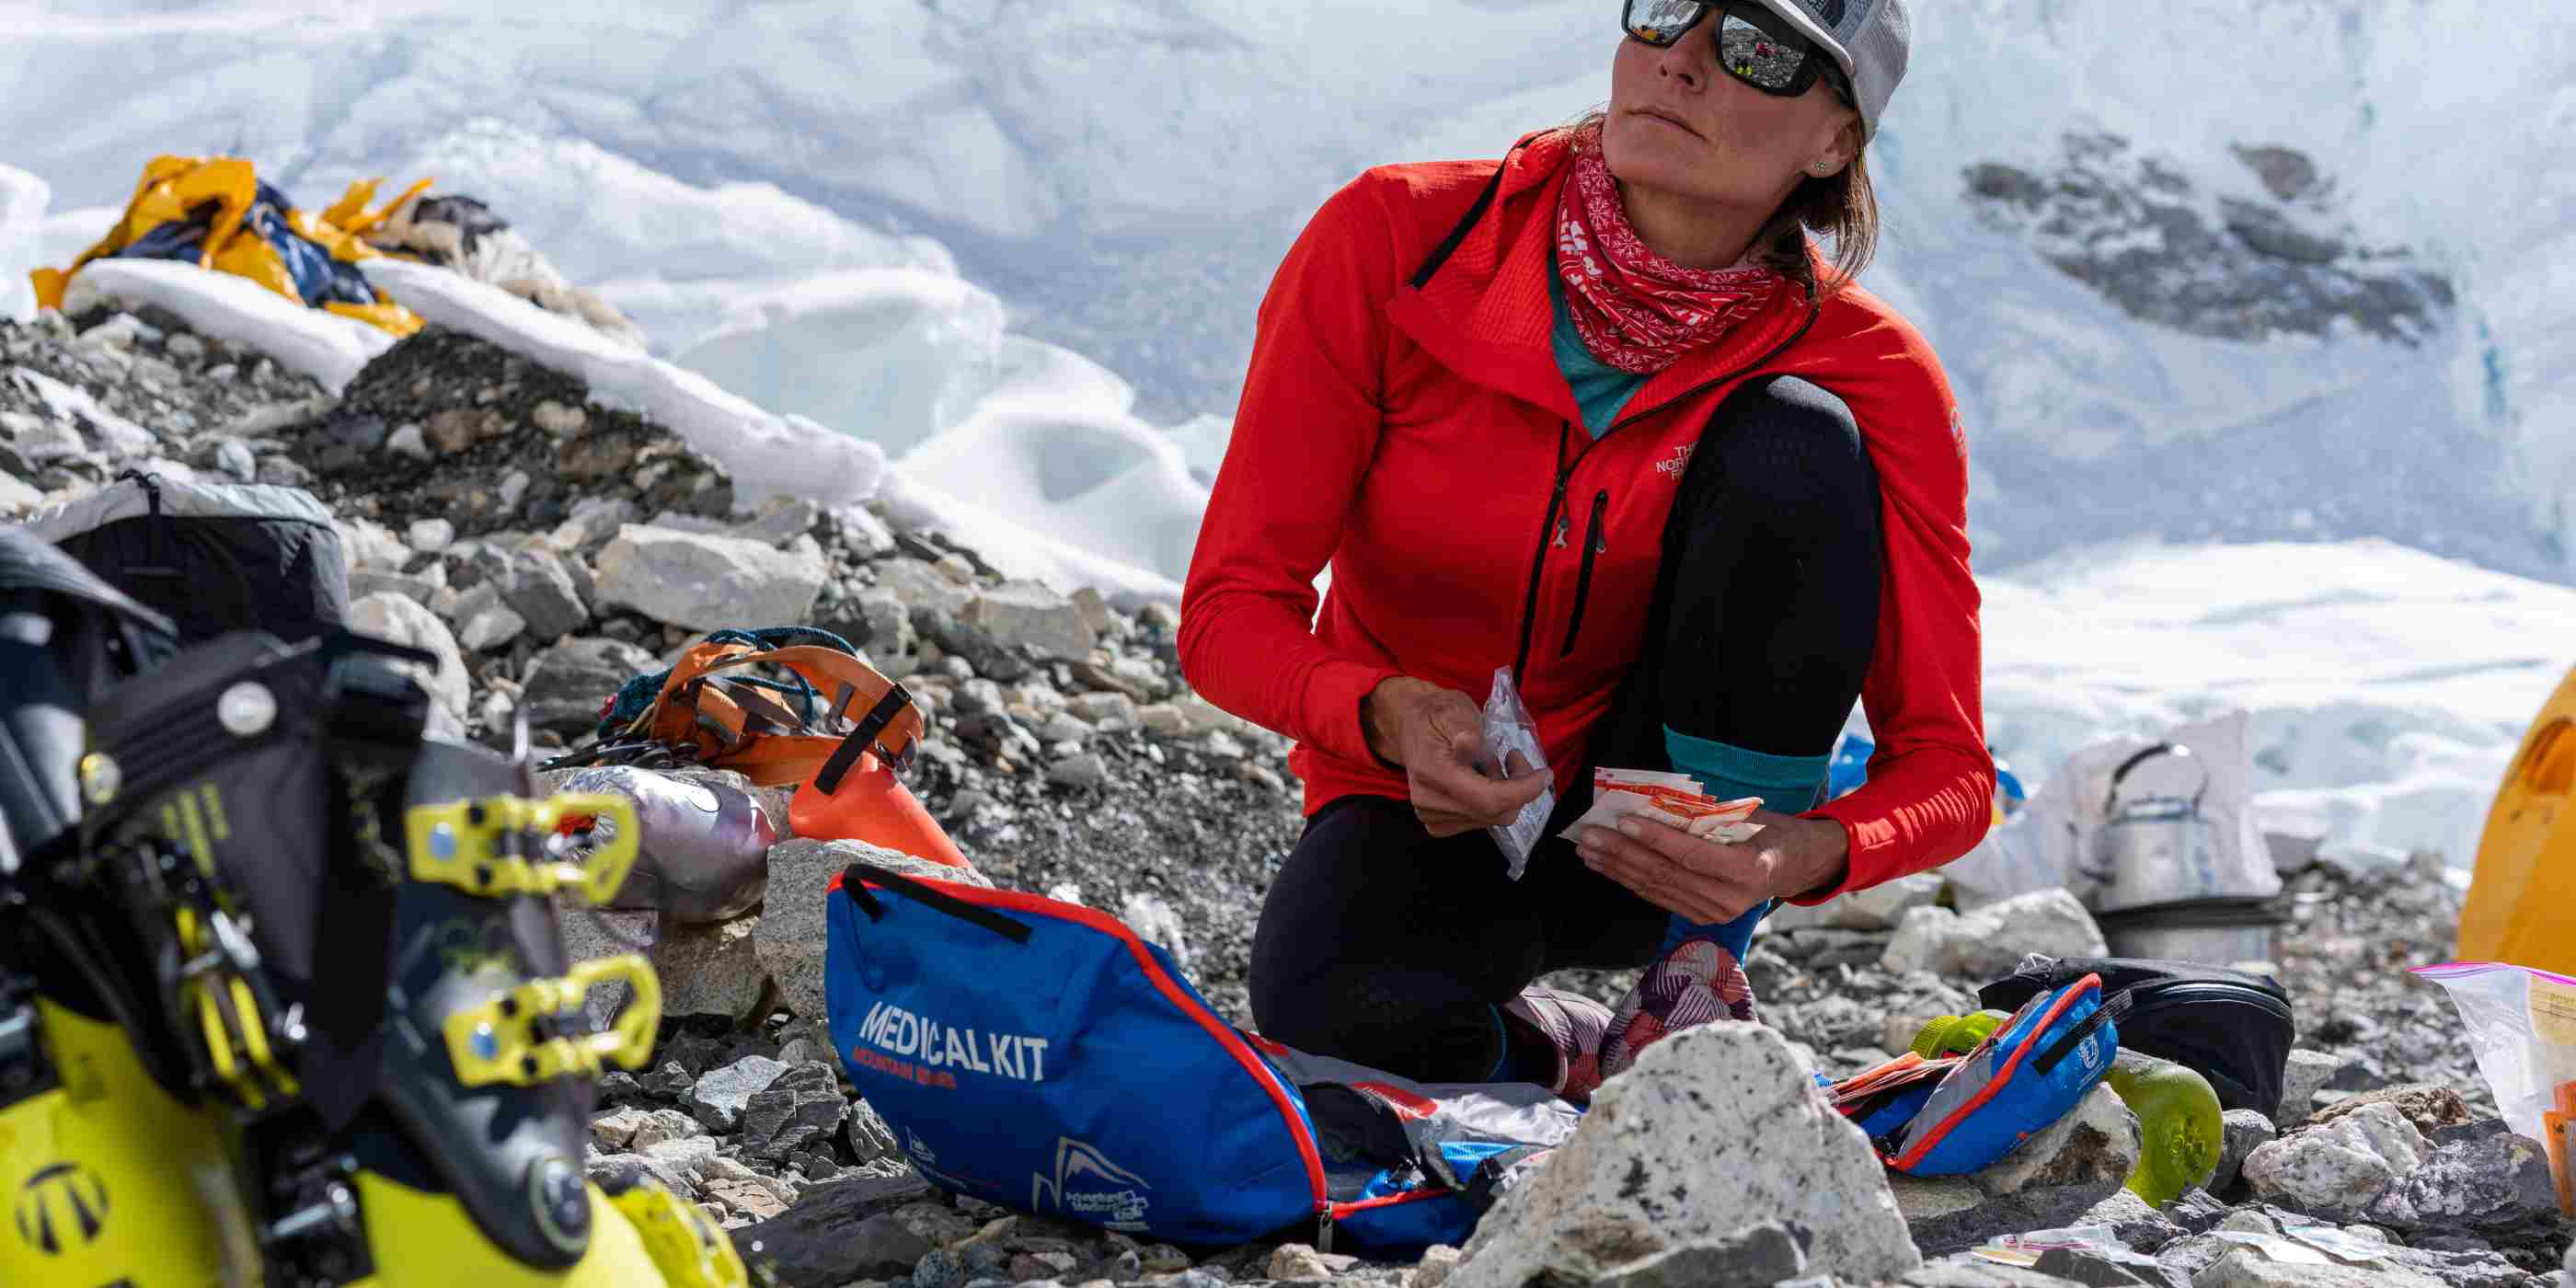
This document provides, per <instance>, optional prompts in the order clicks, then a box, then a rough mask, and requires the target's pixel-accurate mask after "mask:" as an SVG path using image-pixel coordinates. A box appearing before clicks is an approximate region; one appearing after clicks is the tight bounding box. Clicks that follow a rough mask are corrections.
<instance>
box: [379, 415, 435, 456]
mask: <svg viewBox="0 0 2576 1288" xmlns="http://www.w3.org/2000/svg"><path fill="white" fill-rule="evenodd" d="M385 450H386V451H388V452H391V453H393V454H394V455H396V456H399V457H402V458H404V459H405V460H411V461H425V460H428V459H429V456H430V452H429V438H428V436H427V435H425V434H423V433H421V432H420V426H418V425H414V424H408V423H406V424H401V425H396V426H394V432H392V433H390V434H387V435H385Z"/></svg>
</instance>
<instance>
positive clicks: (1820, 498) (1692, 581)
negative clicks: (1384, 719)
mask: <svg viewBox="0 0 2576 1288" xmlns="http://www.w3.org/2000/svg"><path fill="white" fill-rule="evenodd" d="M1878 507H1879V495H1878V476H1877V473H1876V472H1875V471H1874V470H1873V469H1872V468H1871V467H1870V463H1869V458H1868V456H1867V454H1866V453H1865V452H1864V451H1863V449H1862V446H1861V439H1860V430H1859V428H1858V427H1857V426H1856V425H1854V424H1853V422H1852V418H1851V413H1850V411H1849V409H1847V408H1846V407H1845V406H1844V405H1843V403H1842V401H1841V400H1840V399H1838V398H1835V397H1834V396H1833V395H1831V394H1829V393H1827V392H1825V391H1824V390H1822V389H1820V388H1818V387H1816V386H1815V385H1812V384H1809V383H1807V382H1805V381H1803V380H1797V379H1793V378H1789V377H1772V378H1769V379H1764V380H1756V381H1753V382H1750V383H1748V384H1746V385H1745V386H1744V387H1743V388H1742V389H1740V390H1738V391H1736V393H1734V394H1733V395H1732V396H1730V397H1729V398H1728V399H1727V400H1726V402H1725V403H1724V404H1723V405H1722V406H1721V407H1720V408H1719V409H1718V411H1717V414H1716V415H1715V416H1713V417H1712V418H1711V419H1710V422H1709V428H1708V430H1707V432H1706V433H1705V434H1704V435H1703V436H1702V438H1701V440H1700V446H1699V450H1697V451H1696V452H1694V453H1693V454H1692V457H1691V464H1690V468H1689V470H1688V472H1687V473H1685V474H1684V476H1683V479H1682V485H1681V492H1680V495H1679V496H1677V497H1676V498H1675V500H1674V503H1673V513H1672V519H1671V521H1670V523H1669V524H1668V525H1667V526H1666V528H1665V532H1664V553H1663V560H1662V563H1661V565H1660V567H1659V569H1658V572H1657V580H1656V588H1655V600H1654V605H1653V607H1652V608H1651V609H1650V610H1649V613H1648V618H1647V625H1646V635H1645V644H1644V650H1645V651H1644V654H1643V656H1641V657H1640V658H1639V659H1638V663H1637V665H1636V667H1635V668H1634V669H1633V670H1632V671H1631V673H1630V675H1629V678H1628V680H1627V683H1626V685H1625V687H1624V688H1623V690H1622V692H1621V694H1620V697H1619V700H1618V702H1617V704H1616V706H1615V708H1614V711H1613V714H1612V716H1611V717H1610V720H1609V722H1608V725H1607V726H1606V727H1605V728H1604V729H1603V731H1602V733H1601V734H1600V735H1599V736H1598V737H1597V738H1596V739H1595V741H1594V746H1593V755H1594V757H1595V759H1596V761H1597V762H1598V763H1600V764H1604V765H1616V766H1623V767H1636V768H1650V769H1651V768H1661V767H1663V765H1664V764H1665V752H1664V733H1663V731H1664V728H1665V727H1666V726H1670V727H1671V728H1672V729H1673V730H1675V731H1676V732H1679V733H1684V734H1690V735H1693V736H1695V737H1701V738H1707V739H1711V740H1715V741H1719V742H1725V743H1729V744H1732V745H1734V746H1737V747H1741V748H1744V749H1745V750H1748V751H1756V752H1762V753H1766V754H1771V755H1786V756H1815V755H1822V754H1824V753H1825V752H1827V751H1830V750H1831V749H1832V747H1833V741H1834V737H1835V735H1836V734H1837V733H1838V732H1840V730H1841V728H1842V725H1843V721H1844V720H1845V718H1846V717H1848V716H1849V714H1850V712H1851V708H1852V703H1853V702H1854V701H1855V700H1856V699H1857V698H1858V697H1859V695H1860V685H1861V679H1862V677H1863V676H1864V675H1865V674H1866V673H1867V671H1868V669H1869V662H1870V657H1871V654H1872V652H1873V649H1874V647H1875V645H1876V641H1877V633H1878V597H1879V562H1880V556H1879V532H1878ZM1730 609H1732V610H1733V611H1732V612H1730V611H1729V610H1730ZM1557 781H1558V782H1559V783H1560V784H1561V785H1563V786H1564V787H1565V789H1566V790H1565V793H1564V796H1563V798H1562V799H1561V800H1560V802H1559V805H1558V808H1557V817H1556V818H1555V819H1554V820H1551V821H1550V823H1549V824H1548V830H1547V836H1548V837H1549V838H1550V839H1548V840H1546V841H1543V842H1541V843H1540V848H1539V850H1538V851H1537V853H1535V854H1534V855H1532V856H1531V860H1530V865H1529V869H1528V872H1527V874H1526V875H1525V876H1524V877H1523V878H1522V879H1521V880H1520V881H1518V882H1514V881H1511V880H1509V879H1508V878H1507V877H1506V876H1505V875H1504V872H1503V865H1502V863H1501V862H1500V859H1499V856H1498V855H1497V854H1496V853H1495V851H1494V845H1493V842H1492V841H1491V840H1490V839H1488V838H1487V837H1486V836H1485V835H1484V834H1483V833H1481V832H1470V833H1468V834H1466V835H1464V836H1454V837H1449V838H1447V839H1445V840H1444V839H1435V838H1433V837H1432V836H1431V835H1430V834H1429V833H1428V832H1426V831H1424V830H1423V827H1422V823H1421V821H1420V820H1419V819H1417V818H1416V817H1415V816H1414V813H1413V807H1412V805H1411V804H1410V803H1408V802H1405V801H1400V800H1392V799H1388V798H1385V797H1377V796H1345V797H1342V798H1340V799H1338V800H1335V801H1332V802H1330V803H1328V804H1326V805H1325V806H1324V807H1323V808H1322V809H1320V810H1318V811H1316V813H1315V815H1314V817H1312V818H1310V819H1308V820H1307V823H1306V830H1305V833H1304V835H1303V836H1301V837H1300V838H1299V839H1298V842H1297V848H1296V849H1295V850H1294V851H1292V852H1291V853H1290V854H1289V856H1288V859H1287V862H1286V863H1285V864H1284V865H1282V867H1281V868H1280V871H1279V877H1278V880H1277V881H1275V882H1274V883H1273V884H1272V885H1271V888H1270V895H1269V898H1268V899H1267V901H1265V902H1264V903H1263V905H1262V909H1261V925H1260V928H1259V930H1257V931H1256V932H1255V933H1254V936H1253V942H1252V1013H1253V1018H1254V1021H1255V1022H1256V1023H1257V1024H1258V1026H1259V1028H1260V1030H1261V1032H1262V1033H1263V1034H1264V1035H1265V1036H1268V1037H1270V1038H1272V1039H1275V1040H1277V1041H1280V1042H1285V1043H1287V1044H1288V1045H1290V1046H1293V1047H1297V1048H1300V1049H1302V1050H1306V1051H1312V1052H1315V1053H1317V1054H1319V1055H1332V1056H1338V1057H1341V1058H1343V1059H1348V1060H1354V1061H1357V1062H1359V1063H1362V1064H1367V1065H1372V1066H1375V1067H1377V1068H1381V1069H1386V1070H1388V1071H1390V1072H1394V1073H1399V1074H1404V1075H1406V1076H1408V1077H1412V1078H1415V1079H1418V1080H1422V1081H1429V1082H1463V1081H1474V1080H1477V1079H1481V1078H1483V1077H1485V1076H1486V1075H1487V1074H1488V1073H1490V1072H1491V1071H1492V1070H1493V1069H1494V1067H1495V1066H1496V1064H1497V1063H1498V1062H1499V1061H1500V1059H1501V1057H1502V1053H1503V1042H1504V1040H1505V1039H1504V1034H1503V1030H1502V1028H1501V1027H1500V1024H1499V1023H1498V1021H1497V1019H1496V1017H1495V1012H1494V1009H1493V1008H1494V1007H1496V1006H1498V1005H1500V1004H1501V1003H1503V1002H1506V1001H1509V1000H1510V999H1511V998H1512V997H1513V996H1514V995H1516V994H1518V993H1519V992H1520V990H1521V989H1522V988H1524V987H1526V986H1527V985H1528V984H1529V983H1530V982H1531V981H1532V980H1535V979H1537V978H1538V977H1539V976H1541V975H1544V974H1546V973H1548V972H1549V971H1555V970H1563V969H1569V968H1575V967H1591V968H1596V969H1616V968H1621V967H1633V966H1642V965H1644V964H1645V963H1646V961H1647V960H1648V959H1649V958H1650V957H1651V956H1652V955H1653V953H1654V951H1655V949H1656V948H1657V946H1658V945H1659V944H1661V942H1662V940H1663V936H1664V930H1665V927H1666V925H1667V923H1668V922H1669V920H1670V918H1669V915H1668V914H1667V913H1665V912H1664V910H1663V909H1660V908H1657V907H1655V906H1654V905H1652V904H1649V903H1647V902H1646V901H1644V900H1643V899H1640V898H1638V897H1637V896H1635V895H1633V894H1631V893H1629V891H1628V890H1627V888H1626V887H1624V886H1621V885H1619V884H1617V883H1616V882H1613V881H1611V880H1610V879H1609V878H1607V877H1604V876H1601V875H1600V874H1598V873H1595V872H1593V871H1592V870H1591V869H1589V868H1586V867H1585V866H1584V865H1583V863H1582V862H1581V860H1579V859H1577V858H1576V857H1575V854H1574V847H1573V846H1571V845H1570V844H1567V843H1565V842H1563V841H1559V840H1556V839H1554V837H1555V834H1556V833H1557V831H1559V830H1560V829H1561V828H1562V827H1563V826H1564V825H1565V824H1566V823H1568V822H1571V821H1572V820H1573V819H1574V818H1576V817H1578V816H1579V815H1580V814H1581V812H1582V811H1583V810H1584V809H1585V808H1587V807H1588V805H1589V803H1590V797H1591V775H1590V774H1589V773H1580V774H1577V773H1568V772H1565V771H1564V770H1563V769H1560V771H1559V773H1558V775H1557Z"/></svg>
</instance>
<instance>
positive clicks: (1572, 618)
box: [1556, 488, 1610, 658]
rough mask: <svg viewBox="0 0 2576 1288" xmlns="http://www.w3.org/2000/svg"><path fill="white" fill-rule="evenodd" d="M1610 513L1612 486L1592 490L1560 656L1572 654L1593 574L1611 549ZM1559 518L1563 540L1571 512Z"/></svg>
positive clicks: (1589, 600) (1589, 598)
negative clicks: (1607, 522) (1606, 525)
mask: <svg viewBox="0 0 2576 1288" xmlns="http://www.w3.org/2000/svg"><path fill="white" fill-rule="evenodd" d="M1609 514H1610V489H1608V488H1603V489H1601V490H1600V491H1598V492H1595V493H1593V494H1592V517H1591V518H1590V519H1589V520H1588V521H1587V522H1586V523H1585V524H1584V526H1583V538H1582V539H1583V562H1582V565H1581V567H1580V568H1579V569H1578V570H1577V571H1576V573H1575V575H1574V607H1573V609H1572V610H1570V611H1569V612H1567V614H1566V617H1565V643H1564V645H1563V646H1562V647H1560V648H1558V649H1557V651H1556V655H1557V656H1558V657H1560V658H1563V657H1570V656H1572V655H1573V653H1574V641H1575V639H1576V637H1578V636H1580V635H1581V634H1582V633H1583V613H1584V610H1585V609H1586V608H1588V607H1590V606H1591V603H1592V575H1593V573H1594V572H1595V571H1596V570H1597V569H1598V568H1599V566H1600V562H1601V556H1602V555H1604V554H1606V553H1608V552H1609V549H1610V534H1609V533H1608V532H1607V531H1605V530H1604V529H1603V526H1602V525H1603V522H1604V520H1606V519H1607V518H1608V517H1609ZM1559 522H1560V524H1562V525H1563V526H1562V527H1560V528H1559V529H1558V533H1557V538H1556V539H1557V541H1558V543H1560V544H1561V543H1563V542H1565V541H1566V540H1567V539H1568V538H1569V537H1570V536H1571V535H1572V534H1571V531H1570V530H1571V528H1572V527H1573V523H1572V516H1570V515H1568V516H1564V517H1563V518H1560V520H1559Z"/></svg>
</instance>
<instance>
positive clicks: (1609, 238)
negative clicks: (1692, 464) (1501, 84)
mask: <svg viewBox="0 0 2576 1288" xmlns="http://www.w3.org/2000/svg"><path fill="white" fill-rule="evenodd" d="M1572 148H1573V153H1574V157H1573V162H1572V164H1573V167H1574V173H1573V175H1572V177H1571V178H1569V179H1568V180H1567V181H1566V185H1565V195H1564V197H1563V198H1562V199H1561V200H1559V202H1558V203H1557V210H1556V274H1557V277H1558V279H1559V280H1561V281H1563V282H1564V284H1565V303H1566V310H1567V312H1569V313H1571V314H1572V315H1573V316H1574V329H1575V331H1576V333H1578V334H1580V335H1581V336H1582V337H1583V347H1585V348H1587V349H1590V350H1591V351H1592V356H1594V357H1596V358H1599V359H1600V360H1601V361H1603V362H1606V363H1609V364H1610V365H1611V366H1614V367H1617V368H1618V369H1620V370H1621V371H1628V372H1634V373H1635V374H1637V375H1641V376H1650V375H1653V374H1655V373H1656V372H1659V371H1662V370H1663V369H1664V368H1666V367H1669V366H1671V365H1673V363H1674V362H1675V361H1676V360H1678V359H1679V358H1680V357H1681V356H1682V355H1683V354H1685V353H1688V352H1690V351H1691V350H1693V349H1696V348H1699V347H1701V346H1703V345H1707V344H1711V343H1714V342H1715V341H1716V340H1717V339H1718V338H1719V337H1720V336H1723V335H1725V334H1726V333H1727V331H1728V330H1730V329H1731V328H1733V327H1734V326H1735V324H1736V323H1738V322H1741V321H1743V320H1744V319H1746V318H1748V317H1751V316H1753V315H1754V314H1755V313H1758V312H1760V311H1761V310H1762V309H1763V307H1764V306H1765V305H1768V304H1769V303H1770V302H1771V297H1772V296H1773V295H1774V294H1775V293H1777V292H1778V291H1779V289H1780V287H1781V286H1782V285H1783V284H1785V283H1786V282H1787V280H1788V279H1786V278H1784V277H1782V276H1781V275H1780V274H1779V273H1777V272H1775V271H1773V270H1771V269H1768V268H1761V267H1738V268H1721V269H1703V268H1685V267H1683V266H1681V265H1679V264H1676V263H1674V262H1672V261H1671V260H1669V259H1666V258H1664V257H1663V256H1661V255H1658V254H1656V253H1655V252H1653V251H1651V250H1648V249H1647V248H1646V243H1645V242H1643V241H1640V240H1639V239H1638V237H1637V230H1636V229H1634V228H1632V227H1630V226H1629V225H1628V212H1627V211H1626V210H1625V209H1624V208H1623V207H1622V206H1621V205H1620V202H1619V183H1618V181H1617V180H1615V179H1613V178H1611V177H1610V166H1609V164H1608V163H1607V162H1605V161H1603V160H1602V158H1601V128H1600V127H1599V126H1597V125H1596V126H1592V127H1589V128H1587V129H1584V130H1581V131H1578V132H1577V133H1576V134H1575V136H1574V138H1573V140H1572Z"/></svg>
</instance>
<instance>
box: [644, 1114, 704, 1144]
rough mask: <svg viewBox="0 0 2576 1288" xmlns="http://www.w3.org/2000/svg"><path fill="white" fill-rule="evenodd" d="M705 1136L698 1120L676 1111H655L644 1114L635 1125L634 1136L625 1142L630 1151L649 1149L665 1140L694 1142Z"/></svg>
mask: <svg viewBox="0 0 2576 1288" xmlns="http://www.w3.org/2000/svg"><path fill="white" fill-rule="evenodd" d="M706 1134H707V1129H706V1128H705V1127H704V1126H702V1125H700V1124H699V1122H698V1120H697V1119H695V1118H691V1117H690V1116H688V1115H687V1114H684V1113H681V1112H680V1111H678V1110H676V1109H655V1110H650V1111H648V1112H646V1113H645V1115H644V1121H642V1122H640V1123H638V1124H636V1127H635V1135H634V1136H633V1137H632V1138H630V1139H629V1140H628V1141H627V1147H628V1148H630V1149H651V1148H652V1147H653V1146H655V1145H659V1144H661V1143H662V1142H663V1141H666V1140H696V1139H697V1138H698V1137H700V1136H704V1135H706Z"/></svg>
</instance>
